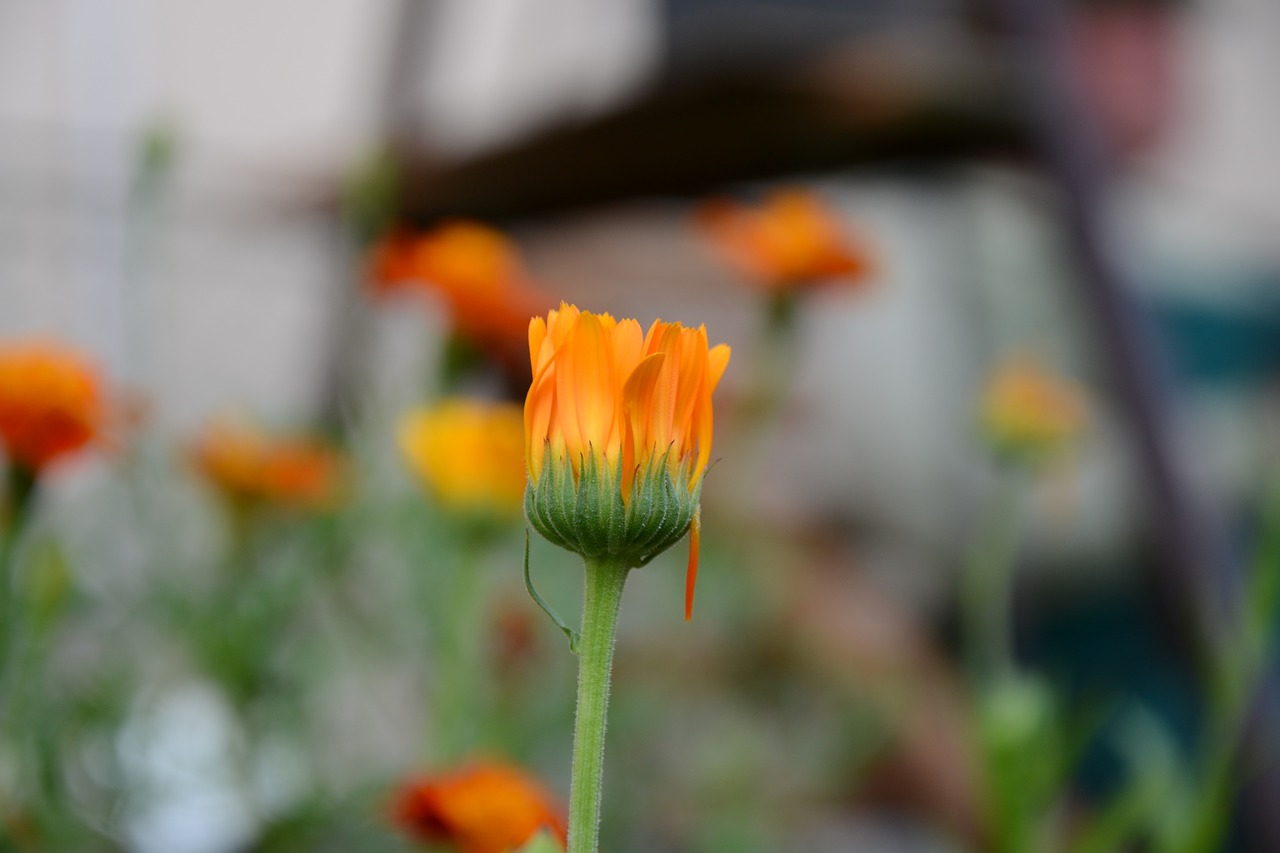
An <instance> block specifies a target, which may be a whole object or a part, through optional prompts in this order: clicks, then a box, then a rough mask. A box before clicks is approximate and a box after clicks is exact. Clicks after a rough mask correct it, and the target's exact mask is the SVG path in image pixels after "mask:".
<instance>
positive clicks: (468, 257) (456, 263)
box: [370, 220, 544, 347]
mask: <svg viewBox="0 0 1280 853" xmlns="http://www.w3.org/2000/svg"><path fill="white" fill-rule="evenodd" d="M370 276H371V281H372V286H373V287H374V289H375V290H376V291H380V292H389V291H394V290H403V289H408V288H412V287H422V288H425V289H427V290H429V291H432V292H434V293H436V294H438V295H439V296H441V297H443V298H444V300H445V302H446V303H447V304H448V306H449V311H450V313H451V315H452V320H453V324H454V327H455V329H456V331H457V332H458V333H460V334H461V335H463V336H464V337H466V338H467V339H468V340H471V341H472V342H474V343H476V344H478V345H480V346H489V347H492V346H495V345H501V344H504V343H508V342H511V341H513V340H523V337H524V330H525V326H526V324H527V323H528V322H529V317H530V315H532V314H536V313H538V312H539V311H541V310H542V309H543V307H544V305H543V303H544V299H543V298H542V297H541V296H540V295H539V294H538V293H537V291H535V290H534V289H533V287H532V286H531V285H530V284H529V279H528V276H527V275H526V273H525V270H524V264H523V263H522V262H521V260H520V255H519V252H518V251H517V249H516V247H515V245H514V244H513V243H512V242H511V241H510V240H509V239H507V237H506V236H504V235H503V234H502V233H501V232H500V231H497V230H495V229H493V228H490V227H488V226H486V225H481V224H479V223H476V222H467V221H461V220H459V221H453V222H446V223H444V224H442V225H440V226H439V227H437V228H435V229H433V230H431V231H428V232H427V233H425V234H422V235H420V236H414V235H411V234H403V233H402V234H396V235H393V236H391V237H390V238H388V239H387V240H385V241H383V242H382V243H380V244H379V245H377V246H376V247H374V250H373V254H372V255H371V257H370Z"/></svg>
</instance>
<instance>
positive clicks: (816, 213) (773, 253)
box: [697, 189, 872, 292]
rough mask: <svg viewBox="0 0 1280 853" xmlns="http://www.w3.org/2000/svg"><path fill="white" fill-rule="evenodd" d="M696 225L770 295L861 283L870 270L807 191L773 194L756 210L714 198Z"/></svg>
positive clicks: (866, 256) (865, 256) (866, 257)
mask: <svg viewBox="0 0 1280 853" xmlns="http://www.w3.org/2000/svg"><path fill="white" fill-rule="evenodd" d="M697 220H698V223H699V225H700V226H701V228H702V231H703V233H704V234H706V236H707V237H708V238H709V239H710V241H711V243H712V244H713V245H714V246H716V248H717V249H719V251H720V253H721V254H722V255H723V256H724V257H725V258H726V259H727V260H728V261H729V263H731V264H732V265H733V266H735V267H737V269H738V270H739V271H740V272H741V273H742V274H743V275H745V276H746V277H748V278H749V279H751V280H752V281H754V282H756V283H757V284H759V285H761V286H762V287H764V288H765V289H766V290H769V291H773V292H785V291H790V290H797V289H801V288H805V287H812V286H815V285H820V284H824V283H828V282H832V283H834V282H837V281H845V282H861V281H863V280H865V279H866V278H867V276H868V275H869V274H870V272H871V269H872V263H871V256H870V253H869V251H868V250H867V248H866V247H865V246H863V245H861V244H859V243H856V242H854V241H853V240H852V239H851V238H850V235H849V233H848V230H847V229H845V228H843V227H842V224H841V222H840V221H839V219H838V218H837V216H836V214H835V213H834V212H833V211H832V210H831V209H830V208H828V207H827V206H826V205H824V204H823V203H822V201H821V200H820V199H819V198H818V197H817V196H816V195H814V194H813V193H811V192H808V191H806V190H800V189H783V190H777V191H775V192H774V193H772V194H771V195H769V196H768V197H767V198H766V199H765V200H764V203H763V204H762V205H760V206H758V207H748V206H745V205H741V204H736V203H734V202H731V201H726V200H724V199H715V200H712V201H708V202H705V203H704V204H702V205H701V206H700V207H699V209H698V213H697Z"/></svg>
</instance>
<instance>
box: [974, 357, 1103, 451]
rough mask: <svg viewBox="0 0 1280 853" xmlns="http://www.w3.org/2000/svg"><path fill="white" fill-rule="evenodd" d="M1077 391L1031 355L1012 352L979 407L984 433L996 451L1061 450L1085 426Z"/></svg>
mask: <svg viewBox="0 0 1280 853" xmlns="http://www.w3.org/2000/svg"><path fill="white" fill-rule="evenodd" d="M1086 419H1087V411H1086V407H1085V404H1084V399H1083V396H1082V395H1081V393H1080V389H1079V388H1078V387H1077V386H1076V385H1075V384H1074V383H1072V382H1070V381H1068V380H1066V379H1063V378H1061V377H1059V376H1055V375H1053V374H1052V373H1049V372H1048V371H1046V370H1045V369H1044V368H1043V367H1042V366H1041V365H1040V364H1038V363H1037V362H1036V361H1035V360H1034V359H1032V358H1030V357H1028V356H1025V355H1020V356H1015V357H1013V358H1011V359H1009V360H1008V361H1006V362H1005V363H1004V364H1002V365H1001V366H1000V367H999V368H998V369H997V370H996V372H995V373H994V374H992V376H991V378H990V380H989V381H988V382H987V386H986V390H985V392H984V393H983V397H982V405H981V420H982V428H983V432H984V434H985V435H986V437H987V440H988V441H990V442H991V443H992V445H993V446H995V447H996V448H997V449H998V450H1000V451H1002V452H1006V453H1010V454H1013V455H1015V456H1018V457H1021V458H1035V459H1039V458H1044V457H1046V456H1051V455H1053V454H1054V453H1056V452H1059V451H1061V450H1063V449H1064V448H1065V447H1066V446H1067V445H1069V444H1070V443H1071V442H1072V441H1074V440H1075V439H1076V438H1077V437H1078V436H1079V434H1080V433H1081V431H1082V430H1083V429H1084V426H1085V422H1086Z"/></svg>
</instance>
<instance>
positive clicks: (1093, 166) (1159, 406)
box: [995, 0, 1280, 850]
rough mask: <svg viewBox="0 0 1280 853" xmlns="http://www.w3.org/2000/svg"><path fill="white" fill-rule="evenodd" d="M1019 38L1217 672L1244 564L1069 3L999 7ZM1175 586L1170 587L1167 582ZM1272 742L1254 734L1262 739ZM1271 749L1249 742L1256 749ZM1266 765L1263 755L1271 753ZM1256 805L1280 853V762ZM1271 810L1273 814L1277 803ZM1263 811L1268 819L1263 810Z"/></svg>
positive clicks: (1174, 553)
mask: <svg viewBox="0 0 1280 853" xmlns="http://www.w3.org/2000/svg"><path fill="white" fill-rule="evenodd" d="M995 7H996V8H997V9H998V10H999V12H1000V13H1001V15H1002V19H1003V23H1004V24H1005V25H1006V26H1007V28H1008V30H1009V35H1010V36H1011V39H1012V48H1013V50H1014V53H1015V60H1016V63H1017V68H1018V71H1019V73H1020V74H1021V78H1022V83H1023V85H1024V86H1025V91H1024V93H1023V94H1024V97H1025V98H1026V101H1027V106H1028V108H1029V112H1030V117H1031V120H1032V122H1033V125H1034V128H1033V129H1034V133H1035V136H1036V141H1037V148H1038V151H1039V153H1040V156H1041V158H1042V161H1043V162H1042V166H1043V168H1044V169H1045V171H1046V173H1047V175H1048V177H1049V179H1050V180H1051V181H1052V182H1053V183H1054V185H1055V186H1056V187H1057V189H1058V191H1059V194H1060V196H1061V203H1062V215H1063V224H1064V226H1065V228H1066V231H1067V235H1068V238H1069V240H1070V242H1071V245H1072V246H1073V248H1074V250H1075V255H1076V257H1077V259H1078V261H1079V263H1080V265H1081V273H1082V275H1081V276H1080V286H1081V289H1082V292H1083V296H1084V299H1085V301H1086V303H1087V307H1088V308H1089V309H1090V310H1091V311H1092V313H1093V315H1094V318H1095V321H1096V323H1097V326H1098V330H1099V333H1100V338H1101V343H1102V346H1103V347H1104V349H1105V353H1106V355H1107V356H1108V363H1109V364H1110V365H1111V366H1112V368H1113V369H1114V371H1115V376H1114V378H1115V382H1116V386H1117V389H1118V391H1119V393H1120V396H1121V399H1122V401H1123V403H1124V404H1125V406H1126V408H1127V410H1128V411H1127V414H1128V416H1129V419H1130V421H1131V423H1132V426H1133V431H1134V436H1135V439H1136V444H1137V451H1138V454H1139V459H1140V461H1141V463H1142V470H1143V472H1144V474H1145V477H1146V480H1147V483H1148V486H1149V491H1150V494H1151V499H1152V509H1153V511H1154V514H1155V518H1154V526H1155V530H1156V532H1157V534H1158V536H1159V544H1160V546H1161V550H1162V553H1161V555H1160V556H1161V567H1162V568H1163V569H1164V570H1165V571H1167V573H1168V575H1167V581H1168V586H1167V588H1168V591H1169V592H1170V593H1171V595H1172V597H1173V600H1174V603H1175V605H1176V606H1177V607H1178V609H1179V610H1180V612H1181V614H1182V615H1183V616H1184V617H1186V619H1187V623H1188V625H1189V627H1190V629H1191V635H1192V639H1193V641H1194V642H1196V645H1197V647H1198V649H1200V650H1203V651H1204V652H1206V655H1207V659H1208V660H1209V661H1211V662H1212V661H1217V660H1220V659H1221V655H1222V654H1223V653H1224V652H1225V649H1226V645H1225V641H1226V629H1227V628H1228V627H1229V626H1230V625H1231V624H1232V620H1233V619H1234V618H1235V615H1234V614H1235V611H1237V610H1238V602H1237V601H1236V597H1237V595H1236V593H1238V590H1239V588H1240V585H1239V584H1237V583H1235V582H1234V580H1235V579H1234V577H1233V572H1232V565H1231V563H1230V560H1229V555H1228V553H1227V548H1226V543H1225V541H1224V540H1223V535H1222V533H1223V531H1222V529H1221V527H1220V526H1219V523H1218V520H1217V519H1215V518H1214V517H1213V515H1212V514H1211V513H1210V511H1209V510H1208V508H1207V507H1206V506H1205V505H1204V504H1203V503H1202V501H1201V500H1200V496H1199V495H1198V494H1197V491H1196V489H1195V487H1194V484H1193V482H1192V480H1191V478H1190V476H1189V474H1188V472H1187V470H1186V469H1185V467H1184V464H1183V460H1182V457H1180V455H1179V453H1178V448H1179V441H1178V439H1179V436H1178V434H1177V429H1176V421H1175V418H1174V417H1172V407H1171V405H1170V399H1169V394H1168V392H1167V389H1166V386H1165V381H1164V374H1163V370H1162V364H1161V359H1160V356H1159V353H1158V352H1157V351H1156V348H1155V346H1154V344H1153V342H1152V341H1151V339H1150V336H1149V333H1148V330H1147V329H1146V327H1145V325H1144V323H1143V321H1142V318H1141V315H1140V312H1139V310H1138V308H1137V305H1136V303H1135V298H1134V293H1135V288H1134V286H1133V282H1132V281H1130V277H1129V275H1128V273H1127V271H1126V269H1125V267H1124V265H1123V264H1122V263H1120V261H1119V259H1118V258H1117V255H1116V252H1115V249H1114V247H1113V246H1112V244H1111V242H1110V236H1111V234H1112V233H1113V232H1112V231H1111V230H1110V229H1109V228H1108V227H1107V207H1106V203H1105V202H1106V200H1105V182H1106V172H1107V164H1106V158H1105V156H1104V151H1103V148H1102V142H1101V139H1100V138H1099V136H1098V133H1097V131H1096V129H1095V128H1094V127H1093V126H1092V124H1091V121H1090V116H1089V114H1088V112H1087V111H1086V110H1085V108H1084V105H1083V103H1082V102H1081V99H1080V97H1079V94H1078V92H1076V91H1075V90H1074V88H1073V86H1072V81H1071V76H1070V70H1069V67H1068V62H1067V52H1066V35H1067V32H1066V19H1065V12H1064V10H1063V7H1062V4H1061V0H996V2H995ZM1161 580H1164V579H1161ZM1261 734H1262V733H1261V731H1258V730H1256V729H1252V730H1250V731H1249V732H1247V733H1246V740H1247V741H1254V740H1258V738H1259V736H1260V735H1261ZM1251 746H1261V744H1251V743H1246V745H1245V746H1244V749H1246V750H1249V749H1250V748H1251ZM1254 754H1258V755H1261V754H1262V753H1261V752H1256V753H1254ZM1266 763H1267V764H1269V765H1270V766H1269V767H1268V768H1267V770H1266V771H1265V772H1264V773H1263V774H1261V776H1260V778H1258V779H1256V780H1255V781H1254V782H1253V784H1252V785H1251V786H1250V788H1251V796H1250V797H1249V798H1248V800H1247V801H1246V807H1247V813H1246V817H1247V818H1248V819H1249V820H1248V822H1249V824H1250V830H1251V833H1252V834H1253V835H1254V838H1253V843H1254V844H1255V845H1256V849H1266V850H1280V821H1277V814H1276V812H1275V809H1274V804H1275V803H1277V802H1280V798H1278V797H1276V796H1275V795H1276V793H1277V791H1278V790H1280V767H1278V766H1277V765H1276V762H1275V761H1274V760H1268V761H1267V762H1266ZM1268 801H1269V802H1270V803H1271V806H1269V807H1268V806H1267V805H1266V802H1268ZM1253 806H1261V808H1257V807H1253Z"/></svg>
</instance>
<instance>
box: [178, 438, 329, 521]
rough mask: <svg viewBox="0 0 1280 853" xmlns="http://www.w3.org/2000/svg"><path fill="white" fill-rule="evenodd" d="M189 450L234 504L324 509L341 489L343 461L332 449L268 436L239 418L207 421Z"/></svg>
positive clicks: (311, 442)
mask: <svg viewBox="0 0 1280 853" xmlns="http://www.w3.org/2000/svg"><path fill="white" fill-rule="evenodd" d="M191 456H192V461H193V463H194V465H195V467H196V470H198V471H199V472H200V473H201V474H202V475H204V477H205V478H206V479H208V480H209V482H210V483H212V484H213V485H214V486H216V487H217V488H218V490H219V491H220V492H221V493H222V494H223V495H224V496H225V497H226V498H227V500H228V501H230V502H231V503H232V504H233V505H235V506H241V507H248V506H257V505H261V504H275V505H279V506H288V507H294V508H299V509H324V508H327V507H329V506H332V505H333V503H334V502H335V501H337V499H338V495H339V492H340V487H341V473H342V465H341V462H340V460H339V458H338V456H337V454H336V453H335V452H334V451H332V450H330V449H329V448H327V447H325V446H324V445H322V444H320V443H318V442H315V441H312V440H309V439H303V438H294V437H288V438H280V437H273V436H268V435H266V434H265V433H263V432H262V431H261V430H260V429H258V428H257V427H256V426H254V425H252V424H248V423H244V422H240V421H228V420H224V421H218V422H215V423H213V424H210V425H209V426H208V427H207V428H206V429H205V430H204V432H203V433H202V434H201V435H200V437H199V438H198V439H197V440H196V442H195V444H194V446H193V448H192V451H191Z"/></svg>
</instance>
